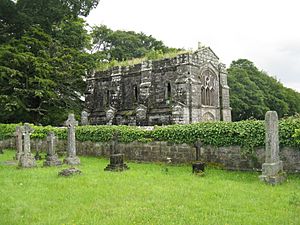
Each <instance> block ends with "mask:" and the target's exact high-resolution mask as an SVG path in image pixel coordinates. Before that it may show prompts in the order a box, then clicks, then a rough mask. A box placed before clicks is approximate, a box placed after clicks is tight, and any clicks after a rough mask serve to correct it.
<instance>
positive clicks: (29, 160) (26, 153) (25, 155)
mask: <svg viewBox="0 0 300 225" xmlns="http://www.w3.org/2000/svg"><path fill="white" fill-rule="evenodd" d="M22 132H23V137H24V146H23V152H22V154H21V156H20V160H19V166H20V167H23V168H30V167H36V162H35V158H34V157H33V155H32V154H31V151H30V134H32V132H33V129H32V128H31V127H30V126H29V124H28V123H25V124H24V126H23V128H22Z"/></svg>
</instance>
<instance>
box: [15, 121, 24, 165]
mask: <svg viewBox="0 0 300 225" xmlns="http://www.w3.org/2000/svg"><path fill="white" fill-rule="evenodd" d="M22 129H23V127H21V126H17V127H16V133H15V134H16V148H17V152H16V156H15V159H16V160H19V159H20V156H21V154H22V153H23V131H22Z"/></svg>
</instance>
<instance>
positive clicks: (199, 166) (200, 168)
mask: <svg viewBox="0 0 300 225" xmlns="http://www.w3.org/2000/svg"><path fill="white" fill-rule="evenodd" d="M192 168H193V173H203V172H204V170H205V163H203V162H195V163H193V164H192Z"/></svg>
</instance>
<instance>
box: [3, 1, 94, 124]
mask: <svg viewBox="0 0 300 225" xmlns="http://www.w3.org/2000/svg"><path fill="white" fill-rule="evenodd" d="M98 2H99V0H72V1H69V0H67V1H60V0H49V1H40V0H30V1H29V0H18V1H11V0H3V1H1V2H0V21H1V23H0V24H1V25H0V40H1V42H0V43H1V44H0V122H5V123H14V122H20V121H27V122H31V123H35V124H38V123H41V124H52V125H59V124H61V123H62V121H63V118H65V117H66V115H67V114H68V113H69V112H70V111H73V112H75V113H76V112H77V113H78V112H79V111H81V104H82V100H81V96H82V95H83V92H84V90H85V83H84V80H83V77H84V76H85V75H86V73H87V72H88V71H89V70H90V69H92V68H94V63H93V62H94V60H93V56H92V55H90V54H88V53H86V51H85V50H86V48H88V47H89V46H90V37H89V35H88V33H87V30H86V24H85V21H84V20H83V19H82V18H80V17H79V16H86V15H87V14H88V13H89V11H90V10H91V9H92V8H93V7H95V6H96V5H97V4H98Z"/></svg>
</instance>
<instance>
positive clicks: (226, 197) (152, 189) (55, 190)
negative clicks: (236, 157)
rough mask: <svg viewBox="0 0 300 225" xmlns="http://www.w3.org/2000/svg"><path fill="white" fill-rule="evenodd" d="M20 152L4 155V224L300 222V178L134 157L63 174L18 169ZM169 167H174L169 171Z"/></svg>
mask: <svg viewBox="0 0 300 225" xmlns="http://www.w3.org/2000/svg"><path fill="white" fill-rule="evenodd" d="M14 154H15V152H14V151H13V150H5V151H4V154H2V155H1V154H0V224H3V225H6V224H9V225H14V224H20V225H21V224H22V225H27V224H28V225H29V224H30V225H33V224H43V225H45V224H49V225H50V224H51V225H52V224H66V225H69V224H70V225H71V224H72V225H73V224H76V225H79V224H87V225H90V224H105V225H109V224H122V225H123V224H130V225H131V224H163V225H165V224H176V225H178V224H300V216H299V215H300V177H299V175H289V176H288V180H287V182H286V183H284V184H282V185H278V186H270V185H266V184H264V183H262V182H260V181H259V179H258V175H259V173H255V172H230V171H224V170H219V169H214V168H208V169H207V171H206V174H205V176H204V177H199V176H195V175H193V174H192V173H191V166H188V165H184V166H167V167H166V166H165V165H163V164H146V163H143V164H138V163H128V165H129V167H130V170H128V171H125V172H122V173H116V172H105V171H104V170H103V169H104V168H105V167H106V165H107V164H108V160H106V159H103V158H95V157H80V158H81V165H80V166H77V167H76V168H79V169H80V170H81V171H82V172H83V174H82V175H78V176H73V177H68V178H65V177H58V175H57V174H58V172H59V171H60V170H62V169H63V168H67V166H66V165H64V166H61V167H51V168H49V167H48V168H42V167H41V165H42V161H39V162H38V165H39V167H38V168H33V169H16V166H14V165H7V164H6V163H5V161H7V160H11V159H12V157H13V156H14ZM166 168H167V170H166Z"/></svg>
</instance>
